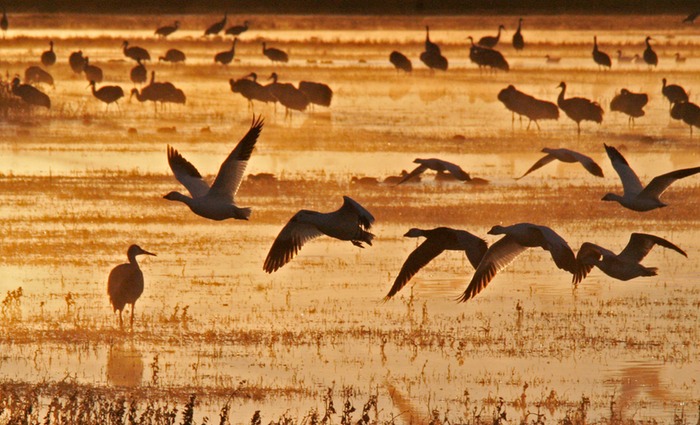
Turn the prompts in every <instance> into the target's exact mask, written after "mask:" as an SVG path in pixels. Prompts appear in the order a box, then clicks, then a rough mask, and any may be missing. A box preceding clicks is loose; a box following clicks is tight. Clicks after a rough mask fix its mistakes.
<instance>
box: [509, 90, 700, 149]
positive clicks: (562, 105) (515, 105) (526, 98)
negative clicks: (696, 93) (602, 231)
mask: <svg viewBox="0 0 700 425" xmlns="http://www.w3.org/2000/svg"><path fill="white" fill-rule="evenodd" d="M661 81H662V87H661V92H662V94H663V95H664V97H666V99H668V101H669V107H670V108H671V117H673V118H674V119H679V120H680V119H682V120H683V121H684V122H686V123H687V124H688V125H690V134H691V135H692V132H693V126H695V127H700V108H698V107H697V106H696V105H695V104H693V103H691V102H689V101H688V94H687V93H686V91H685V89H683V88H682V87H681V86H678V85H675V84H672V85H667V84H666V79H665V78H663V79H662V80H661ZM558 87H559V88H561V92H560V93H559V97H558V98H557V104H556V105H555V104H554V103H552V102H548V101H546V100H540V99H536V98H535V97H533V96H531V95H528V94H526V93H523V92H521V91H519V90H518V89H516V88H515V86H513V85H509V86H508V87H506V88H505V89H503V90H501V91H500V92H499V93H498V96H497V97H498V100H499V101H501V102H502V103H503V104H504V105H505V107H506V108H507V109H508V110H509V111H511V112H512V121H513V122H514V121H515V114H518V115H519V116H520V117H521V118H522V117H523V116H524V117H526V118H528V119H529V120H530V122H529V123H528V126H527V128H528V129H529V128H530V123H532V122H534V123H535V124H536V125H537V128H538V129H539V128H540V126H539V124H538V120H548V119H551V120H557V119H559V109H561V110H562V111H564V113H566V116H568V117H569V118H571V119H572V120H573V121H575V122H576V126H577V132H578V134H580V133H581V121H593V122H596V123H599V124H600V123H601V122H602V121H603V108H601V107H600V105H599V104H598V103H597V102H594V101H591V100H588V99H585V98H582V97H571V98H567V97H566V83H564V82H561V83H560V84H559V86H558ZM648 102H649V96H648V95H647V94H646V93H633V92H631V91H629V90H627V89H624V88H623V89H621V90H620V93H619V94H616V95H615V97H613V99H612V101H611V102H610V110H611V111H618V112H622V113H624V114H626V115H628V116H629V125H630V126H631V125H634V119H635V118H639V117H641V116H644V114H645V112H644V109H643V108H644V107H645V106H646V104H647V103H648ZM557 106H558V108H557ZM696 108H697V110H696Z"/></svg>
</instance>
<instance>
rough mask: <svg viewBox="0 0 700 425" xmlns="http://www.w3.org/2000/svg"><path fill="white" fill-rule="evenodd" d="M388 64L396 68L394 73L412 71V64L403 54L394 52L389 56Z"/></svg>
mask: <svg viewBox="0 0 700 425" xmlns="http://www.w3.org/2000/svg"><path fill="white" fill-rule="evenodd" d="M389 62H391V64H392V65H394V67H395V68H396V71H397V72H398V71H404V72H411V71H413V64H412V63H411V60H410V59H409V58H407V57H406V56H405V55H404V54H403V53H401V52H397V51H396V50H394V51H393V52H391V53H390V54H389Z"/></svg>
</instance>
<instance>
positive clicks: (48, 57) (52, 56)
mask: <svg viewBox="0 0 700 425" xmlns="http://www.w3.org/2000/svg"><path fill="white" fill-rule="evenodd" d="M49 46H50V47H49V50H46V51H44V53H42V54H41V63H42V64H44V66H51V65H53V64H55V63H56V53H55V52H54V51H53V40H50V41H49Z"/></svg>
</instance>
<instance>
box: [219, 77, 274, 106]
mask: <svg viewBox="0 0 700 425" xmlns="http://www.w3.org/2000/svg"><path fill="white" fill-rule="evenodd" d="M257 78H258V75H257V74H256V73H254V72H251V73H250V74H248V75H246V76H245V77H243V78H239V79H238V80H234V79H233V78H231V79H230V80H229V81H228V82H229V85H230V86H231V91H232V92H234V93H240V94H241V96H243V97H245V98H246V99H248V106H249V107H250V108H252V107H253V101H254V100H257V101H260V102H263V103H268V102H272V103H275V102H277V99H276V98H275V97H274V96H273V95H272V93H270V91H269V90H268V89H267V87H265V86H263V85H262V84H260V83H258V82H257Z"/></svg>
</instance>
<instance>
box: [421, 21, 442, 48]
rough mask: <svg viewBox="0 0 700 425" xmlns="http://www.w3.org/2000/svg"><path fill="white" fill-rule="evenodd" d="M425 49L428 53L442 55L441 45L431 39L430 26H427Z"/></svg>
mask: <svg viewBox="0 0 700 425" xmlns="http://www.w3.org/2000/svg"><path fill="white" fill-rule="evenodd" d="M425 51H426V52H428V53H436V54H437V55H440V53H441V52H440V46H438V45H437V44H435V43H433V42H432V41H430V28H429V27H428V26H427V25H426V26H425Z"/></svg>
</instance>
